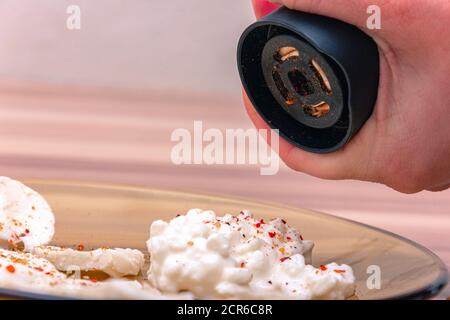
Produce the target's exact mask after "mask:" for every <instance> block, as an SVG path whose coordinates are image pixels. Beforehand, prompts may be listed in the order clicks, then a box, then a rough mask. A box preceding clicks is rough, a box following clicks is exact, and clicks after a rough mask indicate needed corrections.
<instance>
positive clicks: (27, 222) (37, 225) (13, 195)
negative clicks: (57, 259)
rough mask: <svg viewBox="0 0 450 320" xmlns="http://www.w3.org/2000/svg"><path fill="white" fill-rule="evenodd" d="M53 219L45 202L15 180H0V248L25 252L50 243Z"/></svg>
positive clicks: (1, 178) (2, 178) (53, 230)
mask: <svg viewBox="0 0 450 320" xmlns="http://www.w3.org/2000/svg"><path fill="white" fill-rule="evenodd" d="M54 225H55V217H54V215H53V212H52V210H51V209H50V206H49V205H48V203H47V201H45V199H44V198H43V197H42V196H41V195H40V194H38V193H37V192H36V191H34V190H32V189H30V188H29V187H27V186H25V185H24V184H22V183H21V182H19V181H15V180H12V179H10V178H7V177H0V242H3V245H2V243H0V245H2V247H17V246H19V245H20V244H22V243H23V245H24V247H25V250H26V251H31V250H32V248H33V247H35V246H39V245H44V244H47V243H49V242H50V240H51V239H52V238H53V234H54V232H55V229H54Z"/></svg>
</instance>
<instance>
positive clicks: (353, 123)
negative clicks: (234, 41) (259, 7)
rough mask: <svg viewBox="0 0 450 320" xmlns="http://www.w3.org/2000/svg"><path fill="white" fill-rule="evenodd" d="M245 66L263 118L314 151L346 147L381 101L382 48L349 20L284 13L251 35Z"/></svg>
mask: <svg viewBox="0 0 450 320" xmlns="http://www.w3.org/2000/svg"><path fill="white" fill-rule="evenodd" d="M238 68H239V74H240V77H241V80H242V84H243V86H244V89H245V92H246V94H247V96H248V97H249V99H250V101H251V102H252V104H253V106H254V107H255V109H256V110H257V111H258V113H259V114H260V115H261V117H262V118H263V119H264V120H265V121H266V122H267V123H268V124H269V125H270V126H271V127H272V128H275V129H278V130H279V133H280V135H281V136H282V137H283V138H284V139H286V140H287V141H289V142H290V143H292V144H294V145H296V146H298V147H300V148H302V149H305V150H307V151H311V152H317V153H327V152H332V151H336V150H338V149H339V148H341V147H343V146H344V145H345V144H346V143H347V142H348V141H349V140H350V139H351V138H352V137H353V136H354V135H355V134H356V133H357V132H358V130H359V129H360V128H361V127H362V125H363V124H364V122H365V121H366V120H367V119H368V117H369V116H370V114H371V113H372V110H373V107H374V104H375V101H376V97H377V91H378V78H379V57H378V48H377V46H376V44H375V42H374V41H373V40H372V39H371V38H370V37H369V36H367V35H366V34H365V33H364V32H362V31H361V30H360V29H358V28H357V27H355V26H352V25H349V24H347V23H344V22H342V21H339V20H336V19H332V18H329V17H323V16H318V15H314V14H309V13H304V12H299V11H294V10H289V9H287V8H284V7H282V8H280V9H278V10H276V11H274V12H273V13H271V14H269V15H268V16H265V17H264V18H262V19H261V20H260V21H258V22H256V23H254V24H252V25H251V26H250V27H248V28H247V29H246V30H245V31H244V33H243V34H242V36H241V39H240V40H239V45H238Z"/></svg>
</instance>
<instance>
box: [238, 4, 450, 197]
mask: <svg viewBox="0 0 450 320" xmlns="http://www.w3.org/2000/svg"><path fill="white" fill-rule="evenodd" d="M271 2H277V3H279V4H282V5H284V6H286V7H288V8H290V9H295V10H300V11H305V12H310V13H315V14H319V15H324V16H330V17H333V18H336V19H339V20H342V21H345V22H347V23H350V24H353V25H356V26H357V27H359V28H360V29H361V30H363V31H364V32H366V33H367V34H369V35H370V36H371V37H372V38H373V39H374V40H375V42H376V43H377V44H378V47H379V53H380V83H379V89H378V98H377V103H376V105H375V109H374V112H373V114H372V116H371V117H370V118H369V119H368V120H367V122H366V123H365V125H364V126H363V127H362V129H361V130H360V131H359V132H358V134H357V135H356V136H355V137H354V138H353V139H352V140H351V141H350V142H349V143H348V144H347V145H346V146H344V148H342V149H340V150H338V151H336V152H334V153H330V154H313V153H309V152H306V151H304V150H301V149H299V148H297V147H295V146H293V145H291V144H289V143H288V142H287V141H284V140H282V139H281V141H280V144H279V150H280V151H279V152H280V157H281V159H282V160H283V161H284V162H285V163H286V164H287V165H288V166H289V167H290V168H292V169H294V170H297V171H301V172H305V173H307V174H310V175H313V176H317V177H320V178H324V179H357V180H364V181H373V182H379V183H383V184H386V185H387V186H390V187H392V188H394V189H395V190H398V191H400V192H404V193H415V192H419V191H422V190H425V189H426V190H430V191H440V190H444V189H447V188H449V187H450V37H449V34H448V30H450V2H449V1H447V0H437V1H423V0H396V1H388V0H378V1H374V0H370V1H369V0H332V1H324V0H322V1H320V0H298V1H296V0H272V1H271ZM372 4H377V5H378V6H379V7H380V8H381V29H380V30H369V29H367V27H366V20H367V17H368V14H367V13H366V10H367V7H368V6H369V5H372ZM253 6H254V9H255V14H256V16H257V18H260V17H261V16H262V15H265V14H267V13H269V12H270V11H271V10H274V9H275V8H276V7H277V5H275V4H273V3H270V2H268V1H266V0H253ZM244 103H245V106H246V109H247V112H248V114H249V116H250V118H251V119H252V121H253V123H254V124H255V126H256V127H257V128H265V129H268V128H269V126H268V125H267V124H266V123H265V122H264V120H263V119H262V118H261V117H260V116H259V114H258V113H257V112H256V110H255V109H254V107H253V106H252V104H251V102H250V101H249V99H248V97H247V96H246V95H245V93H244Z"/></svg>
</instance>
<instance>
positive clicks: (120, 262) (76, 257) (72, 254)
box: [33, 246, 145, 277]
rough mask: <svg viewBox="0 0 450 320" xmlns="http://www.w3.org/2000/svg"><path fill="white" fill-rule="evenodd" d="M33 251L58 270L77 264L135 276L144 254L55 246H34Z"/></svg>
mask: <svg viewBox="0 0 450 320" xmlns="http://www.w3.org/2000/svg"><path fill="white" fill-rule="evenodd" d="M33 253H34V254H35V255H36V256H38V257H41V258H45V259H47V260H48V261H50V262H51V263H52V264H53V265H55V267H56V268H57V269H58V270H60V271H67V270H69V269H72V268H73V266H77V267H78V268H80V270H83V271H90V270H97V271H103V272H105V273H107V274H108V275H110V276H111V277H123V276H130V275H131V276H136V275H138V274H139V272H140V271H141V269H142V268H143V267H144V263H145V259H144V254H143V253H142V252H141V251H139V250H135V249H121V248H116V249H106V248H101V249H96V250H93V251H79V250H73V249H70V248H60V247H55V246H46V247H36V248H34V250H33Z"/></svg>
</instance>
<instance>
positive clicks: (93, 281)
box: [89, 279, 98, 283]
mask: <svg viewBox="0 0 450 320" xmlns="http://www.w3.org/2000/svg"><path fill="white" fill-rule="evenodd" d="M89 280H90V281H91V282H92V283H97V282H98V281H97V280H95V279H89Z"/></svg>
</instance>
